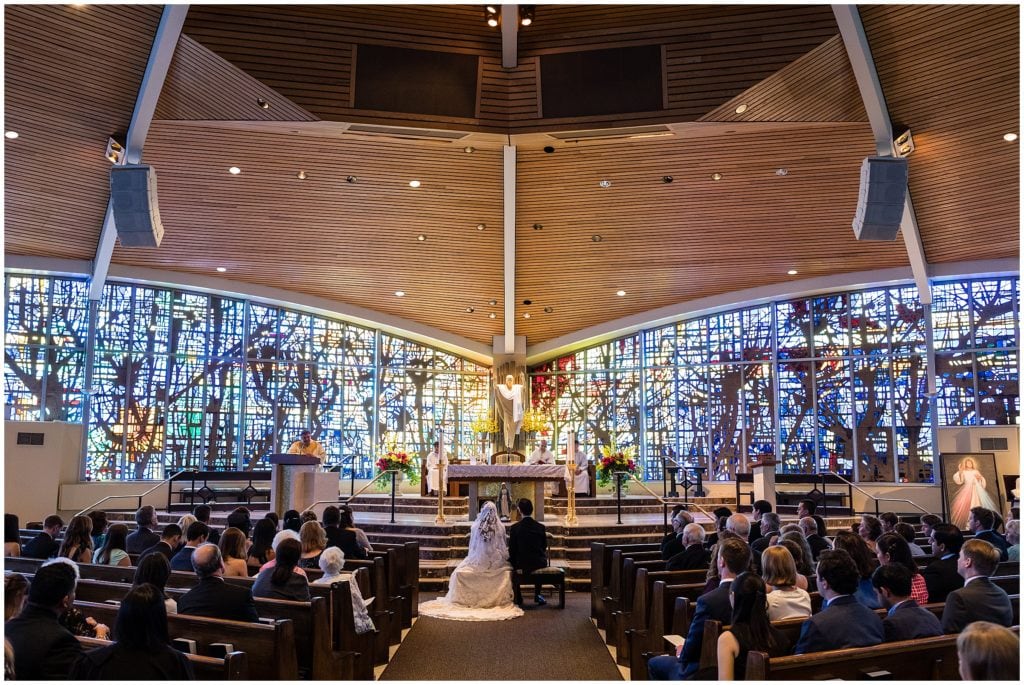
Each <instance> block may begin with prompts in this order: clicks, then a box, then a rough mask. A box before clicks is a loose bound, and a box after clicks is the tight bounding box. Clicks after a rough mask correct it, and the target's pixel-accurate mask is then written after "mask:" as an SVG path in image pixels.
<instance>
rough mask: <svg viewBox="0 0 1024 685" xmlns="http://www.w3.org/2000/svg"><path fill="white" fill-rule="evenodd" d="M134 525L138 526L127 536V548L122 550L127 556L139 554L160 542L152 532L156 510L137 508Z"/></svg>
mask: <svg viewBox="0 0 1024 685" xmlns="http://www.w3.org/2000/svg"><path fill="white" fill-rule="evenodd" d="M135 524H136V525H137V526H138V527H137V528H136V529H135V530H134V531H133V532H131V533H129V534H128V539H127V546H126V547H125V548H124V549H125V551H126V552H128V554H141V553H142V552H144V551H145V550H147V549H149V548H150V547H152V546H153V545H155V544H156V543H157V542H159V541H160V536H159V535H157V534H156V533H155V532H153V529H154V528H156V509H155V508H153V507H152V506H150V505H148V504H147V505H146V506H144V507H139V509H138V511H136V512H135Z"/></svg>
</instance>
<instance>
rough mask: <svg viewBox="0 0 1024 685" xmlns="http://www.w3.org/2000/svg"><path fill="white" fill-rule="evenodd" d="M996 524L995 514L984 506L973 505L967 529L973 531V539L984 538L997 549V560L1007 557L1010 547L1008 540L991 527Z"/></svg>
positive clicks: (1003, 559)
mask: <svg viewBox="0 0 1024 685" xmlns="http://www.w3.org/2000/svg"><path fill="white" fill-rule="evenodd" d="M995 525H996V517H995V514H994V513H993V512H992V511H991V510H990V509H986V508H985V507H973V508H972V509H971V515H970V517H969V518H968V519H967V529H968V530H970V531H971V532H973V533H974V539H975V540H984V541H985V542H988V543H990V544H991V545H992V546H993V547H995V548H996V549H998V550H999V560H1000V561H1006V560H1007V559H1009V554H1008V552H1007V550H1009V549H1010V543H1009V541H1008V540H1007V539H1006V538H1004V537H1003V536H1002V535H1001V534H999V533H997V532H996V531H995V530H993V528H994V527H995Z"/></svg>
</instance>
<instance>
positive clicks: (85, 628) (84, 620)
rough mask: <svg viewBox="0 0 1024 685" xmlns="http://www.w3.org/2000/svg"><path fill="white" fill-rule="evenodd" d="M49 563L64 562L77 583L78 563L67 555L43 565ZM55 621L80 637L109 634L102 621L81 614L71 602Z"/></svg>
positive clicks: (46, 564)
mask: <svg viewBox="0 0 1024 685" xmlns="http://www.w3.org/2000/svg"><path fill="white" fill-rule="evenodd" d="M51 564H65V565H67V566H68V567H69V568H71V569H72V572H73V573H74V574H75V583H76V584H77V583H78V581H79V579H80V576H79V572H78V564H76V563H75V562H73V561H71V560H70V559H68V558H67V557H56V558H54V559H50V560H49V561H47V562H45V563H44V564H43V566H50V565H51ZM57 621H58V622H59V623H60V624H61V625H62V626H64V627H65V628H67V629H68V630H69V631H70V632H71V634H72V635H81V636H82V637H96V638H100V639H103V640H105V639H107V637H108V636H109V635H110V630H109V629H108V628H107V626H105V625H103V624H102V623H98V622H97V621H96V619H94V618H93V617H92V616H86V615H85V614H83V613H82V612H81V611H80V610H79V609H78V607H76V606H74V605H73V604H72V605H71V606H69V607H68V608H67V609H65V610H64V613H62V614H61V615H60V616H59V617H58V618H57Z"/></svg>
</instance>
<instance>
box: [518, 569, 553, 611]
mask: <svg viewBox="0 0 1024 685" xmlns="http://www.w3.org/2000/svg"><path fill="white" fill-rule="evenodd" d="M538 584H539V585H541V586H544V585H550V586H552V587H554V588H555V589H557V590H558V608H559V609H564V608H565V569H563V568H559V567H557V566H548V567H547V568H539V569H537V570H536V571H534V572H533V573H523V571H522V569H516V571H515V573H513V574H512V585H513V587H515V588H516V590H517V591H518V592H521V591H522V590H521V589H520V588H521V587H522V586H523V585H538ZM517 594H518V593H517Z"/></svg>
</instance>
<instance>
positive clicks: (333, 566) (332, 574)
mask: <svg viewBox="0 0 1024 685" xmlns="http://www.w3.org/2000/svg"><path fill="white" fill-rule="evenodd" d="M325 518H326V512H325ZM344 567H345V555H344V554H342V553H341V550H340V549H338V548H337V547H333V546H332V547H328V548H327V549H325V550H324V551H323V554H321V555H320V570H321V571H323V572H324V574H323V575H322V576H320V577H319V578H317V579H316V580H314V581H313V582H311V583H310V585H323V586H326V587H330V586H331V584H332V583H335V582H337V581H339V580H347V581H349V583H348V588H349V593H350V594H351V595H352V617H353V618H354V619H355V628H356V633H358V634H360V635H362V634H363V633H368V632H370V631H372V630H374V629H375V627H374V625H373V619H371V618H370V614H369V612H368V611H367V610H366V601H365V600H364V599H363V593H362V591H360V589H359V583H357V582H356V579H355V578H354V577H353V575H352V574H351V573H343V572H342V569H343V568H344Z"/></svg>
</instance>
